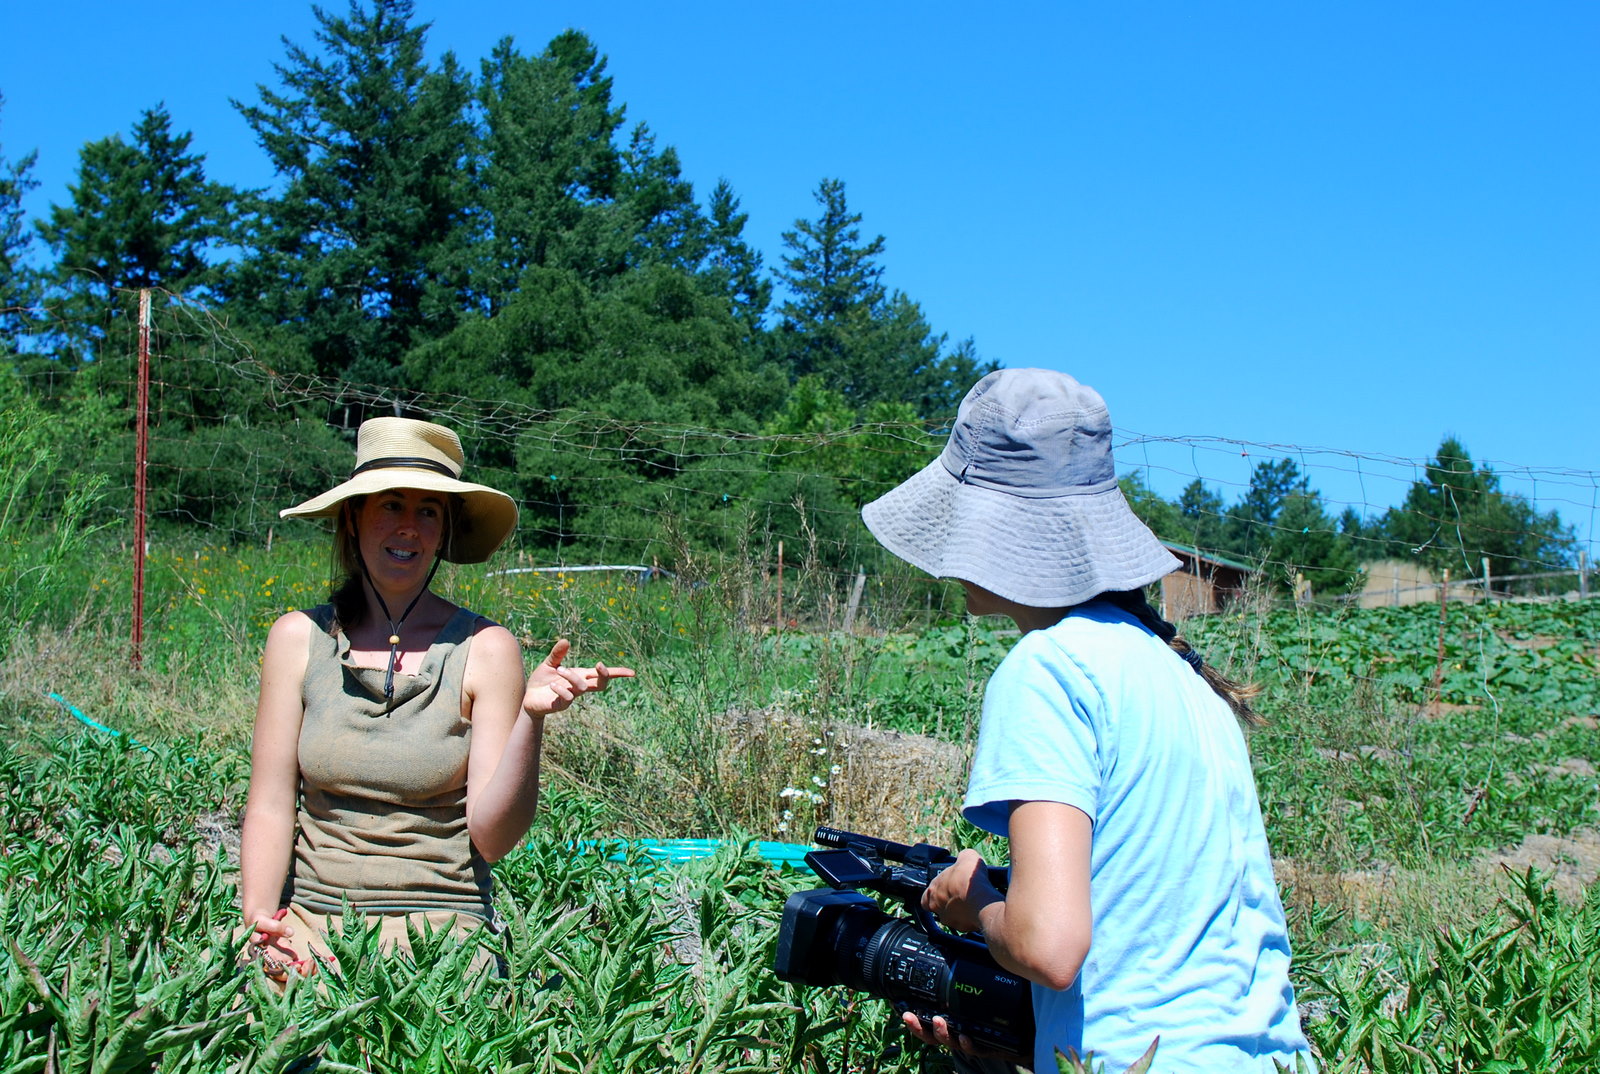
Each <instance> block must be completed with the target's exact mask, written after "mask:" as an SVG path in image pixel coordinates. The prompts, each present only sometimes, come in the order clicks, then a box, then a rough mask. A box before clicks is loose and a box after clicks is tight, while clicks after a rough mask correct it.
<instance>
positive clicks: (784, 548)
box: [17, 292, 1600, 615]
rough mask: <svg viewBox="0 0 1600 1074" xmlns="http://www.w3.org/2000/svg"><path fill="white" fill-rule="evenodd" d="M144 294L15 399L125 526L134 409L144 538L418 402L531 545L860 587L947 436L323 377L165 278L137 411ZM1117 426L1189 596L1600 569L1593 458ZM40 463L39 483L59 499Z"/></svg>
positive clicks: (259, 517) (323, 456) (1394, 597)
mask: <svg viewBox="0 0 1600 1074" xmlns="http://www.w3.org/2000/svg"><path fill="white" fill-rule="evenodd" d="M135 298H136V296H134V295H122V296H118V300H119V302H121V301H122V300H124V299H126V300H127V301H126V302H125V303H123V305H119V307H118V311H120V312H118V311H113V312H114V314H115V315H113V316H110V317H108V318H106V319H105V320H104V322H103V323H104V324H105V325H106V326H107V327H105V328H104V329H103V330H102V338H101V339H100V341H99V344H98V346H97V348H96V352H97V354H98V355H99V356H98V357H97V358H96V359H95V360H93V361H85V362H82V363H80V364H79V365H78V366H77V367H76V368H75V369H70V370H69V369H67V368H66V366H65V363H64V362H63V361H62V360H61V359H60V358H59V356H52V357H50V358H49V359H46V358H45V357H43V356H42V355H30V353H29V351H28V348H27V347H26V345H24V347H23V353H22V354H21V355H20V356H19V358H18V362H17V371H18V373H19V377H18V382H19V383H20V384H21V386H22V394H23V396H24V397H25V398H26V399H28V400H29V401H30V404H31V405H32V406H34V408H35V413H36V415H37V419H38V420H39V421H40V422H43V423H44V424H45V425H46V427H47V429H48V430H49V433H50V436H51V437H52V438H53V439H54V442H56V443H57V444H58V445H59V446H60V447H61V449H62V450H63V451H64V452H65V453H66V455H67V457H68V458H69V459H70V463H71V465H70V466H69V467H66V468H64V469H61V470H59V471H57V472H56V473H55V476H54V478H53V480H57V481H67V480H69V479H82V478H83V477H85V476H86V475H90V476H96V477H98V479H99V480H100V481H101V482H103V485H102V489H101V495H100V497H99V499H98V502H97V505H96V508H95V512H94V513H93V514H92V515H91V519H90V520H91V521H93V522H97V523H100V524H103V525H106V526H108V527H109V530H110V531H111V532H113V533H116V534H123V535H127V536H125V537H124V538H123V539H124V541H125V542H126V541H127V540H128V539H129V538H131V536H132V534H133V532H134V529H135V522H136V515H137V512H136V510H135V508H136V502H135V501H136V495H135V493H136V484H137V480H136V478H137V473H136V466H135V462H136V458H137V456H138V452H137V440H138V437H139V435H140V431H141V429H144V430H146V431H147V435H148V455H147V458H148V464H147V468H146V471H145V477H146V479H147V481H148V502H147V507H146V511H147V512H148V515H149V521H150V525H151V529H150V534H149V538H148V540H149V541H150V542H151V544H152V546H160V545H163V544H167V545H174V546H183V547H189V546H193V545H196V544H202V543H212V544H235V545H237V544H241V543H244V544H258V545H270V544H271V543H272V542H273V541H274V540H281V539H283V537H285V536H286V535H287V536H297V537H298V536H303V535H304V532H305V531H304V524H289V527H290V528H288V529H286V528H285V524H284V523H282V522H280V520H279V518H278V511H279V509H281V508H283V507H286V506H288V505H290V504H293V503H296V502H299V501H300V500H302V499H304V498H306V497H308V496H310V495H313V494H315V493H316V492H319V491H321V490H323V489H326V488H328V487H330V486H332V485H334V484H336V483H338V482H339V481H341V480H343V479H344V478H345V477H346V476H347V471H348V468H349V465H350V459H351V449H352V446H353V441H354V434H355V430H356V428H357V426H358V425H359V424H360V422H361V421H362V420H363V419H364V418H366V417H369V416H374V415H377V414H402V415H406V416H412V417H419V418H425V419H429V420H435V421H439V422H442V423H444V424H446V425H449V426H450V427H452V428H454V429H455V430H456V431H457V432H458V433H459V434H460V435H461V437H462V440H463V442H464V443H465V445H466V448H467V452H468V475H467V476H468V477H469V479H471V480H476V481H481V482H483V483H486V484H490V485H493V486H496V487H499V488H503V489H504V490H506V491H507V492H508V493H510V494H511V495H512V496H513V497H514V498H515V499H516V500H517V501H518V503H519V506H520V509H521V512H522V521H521V524H520V526H519V530H518V533H517V535H516V537H515V538H514V540H513V543H512V545H511V546H510V556H511V559H512V560H514V562H515V563H516V564H520V565H521V566H524V567H530V566H544V567H551V566H554V567H561V566H567V565H571V566H578V565H623V566H627V567H629V568H630V569H633V570H644V569H647V568H648V569H650V570H664V571H672V572H677V573H685V574H687V575H692V574H693V573H694V570H696V569H704V566H705V564H706V563H708V562H711V561H713V560H725V559H726V558H728V557H742V558H743V559H745V560H747V561H749V562H751V563H752V564H754V565H755V569H756V570H758V571H759V572H761V573H762V574H763V576H764V577H766V578H768V580H769V584H773V583H775V580H776V576H777V575H778V574H781V572H782V571H783V570H784V569H785V568H786V566H787V567H789V568H790V569H799V568H800V567H802V566H803V567H804V568H805V569H806V570H808V571H809V572H810V573H811V577H813V578H814V579H817V580H819V583H820V584H821V585H822V586H823V587H824V588H825V589H827V590H829V592H830V593H831V595H832V599H833V601H834V603H836V604H837V605H839V607H840V608H845V607H847V606H849V605H851V604H853V603H855V602H852V601H850V599H849V598H850V591H851V589H852V588H857V579H858V578H859V577H861V576H862V575H863V574H871V575H873V576H874V577H876V576H877V575H879V574H880V573H882V572H886V571H892V570H893V567H892V566H891V563H890V561H889V559H888V557H886V556H885V555H884V554H883V553H882V552H881V551H880V550H879V549H878V548H877V547H876V545H875V544H874V543H873V542H872V541H871V539H870V537H869V536H868V535H867V534H866V532H865V530H864V528H863V527H862V525H861V523H860V521H859V508H860V505H861V504H862V503H864V502H866V501H868V500H870V499H872V498H873V497H875V496H877V495H879V494H881V493H882V492H884V491H886V490H887V489H889V488H890V487H892V486H893V485H894V484H895V483H896V482H898V481H900V480H902V479H903V478H905V477H906V476H908V475H910V474H911V473H913V472H915V471H916V470H917V469H918V468H919V467H921V466H923V465H926V464H927V463H929V462H930V461H931V460H932V459H934V458H935V457H936V455H937V453H938V450H939V448H940V446H941V444H942V442H943V435H944V430H942V429H939V428H936V427H928V426H925V425H918V424H915V423H911V422H888V423H864V424H848V425H841V426H839V427H836V428H820V429H816V428H813V429H807V430H806V431H805V432H803V433H793V432H783V431H781V430H777V429H774V428H772V427H771V426H770V425H769V426H761V425H757V424H752V423H749V422H746V423H745V424H743V425H741V426H738V427H733V426H730V427H725V428H717V427H707V426H705V425H700V424H693V423H687V422H677V421H671V420H662V419H660V418H654V419H651V420H642V419H637V418H630V417H628V416H626V415H625V414H623V413H621V412H620V411H622V410H625V409H626V408H619V411H617V412H608V411H605V410H597V409H594V408H592V407H590V408H577V407H574V408H563V409H538V408H533V407H530V406H526V405H522V404H519V403H516V402H514V401H509V400H506V399H497V398H492V397H488V396H474V395H469V394H454V395H440V394H438V393H434V394H430V395H429V396H427V397H421V396H419V395H417V394H415V393H409V392H406V391H403V390H397V389H394V388H384V387H373V386H367V385H361V384H354V383H350V382H348V381H341V380H330V379H326V378H322V377H318V376H316V375H313V374H311V373H309V372H306V371H304V370H302V369H298V368H295V366H294V362H293V361H292V360H279V356H278V355H275V354H274V353H273V351H272V349H271V345H270V343H261V342H249V341H247V340H246V338H245V337H244V336H243V335H241V334H240V333H239V332H236V331H235V330H234V329H233V328H232V327H231V326H230V325H229V324H228V323H227V322H226V321H225V320H224V319H222V318H221V317H220V316H219V315H218V314H217V313H216V312H215V311H214V310H213V309H212V308H210V307H208V306H207V305H206V304H204V303H201V302H196V301H192V300H188V299H185V298H183V297H180V296H176V295H170V294H165V293H161V292H156V293H155V296H154V301H153V302H152V303H151V312H150V321H149V335H148V348H147V349H148V359H147V360H148V376H149V388H148V404H147V406H146V407H145V409H144V411H143V413H142V414H141V409H140V403H139V390H138V375H139V366H140V361H141V359H140V346H139V343H140V340H139V330H138V321H137V317H136V316H134V315H133V313H132V311H133V309H135V308H136V305H135V301H134V300H135ZM36 323H38V324H40V325H43V326H44V327H45V328H48V326H49V324H50V322H49V318H48V317H46V318H44V319H42V320H39V321H36ZM259 338H260V337H259V334H257V335H255V336H252V337H251V339H259ZM267 338H270V336H268V337H267ZM585 374H586V371H585V370H584V369H582V368H575V369H574V370H573V371H572V375H573V376H574V377H582V376H584V375H585ZM1117 435H1118V443H1117V445H1116V450H1117V457H1118V461H1119V464H1120V468H1121V472H1122V473H1123V475H1124V486H1125V491H1126V492H1127V494H1128V496H1129V499H1130V501H1131V502H1132V503H1133V504H1134V507H1135V510H1136V511H1138V512H1139V513H1140V514H1141V515H1142V516H1143V517H1144V518H1145V519H1146V521H1147V522H1149V523H1150V524H1151V526H1152V528H1154V529H1155V530H1156V532H1157V534H1158V535H1159V536H1161V537H1162V538H1163V539H1166V540H1168V541H1170V542H1171V543H1172V545H1173V547H1174V549H1175V550H1176V551H1178V553H1179V557H1180V559H1181V560H1182V561H1183V562H1184V572H1185V573H1186V574H1188V575H1189V576H1191V578H1192V580H1193V582H1192V584H1193V585H1194V586H1196V587H1198V588H1199V590H1200V591H1202V593H1203V596H1202V597H1201V598H1196V600H1195V601H1192V602H1191V606H1192V610H1202V611H1204V610H1214V609H1216V608H1219V607H1221V606H1224V605H1226V604H1227V603H1228V601H1230V600H1233V599H1238V598H1240V597H1241V596H1243V595H1244V593H1245V591H1246V590H1247V589H1248V590H1252V591H1255V592H1257V593H1260V594H1266V595H1268V596H1270V597H1272V598H1274V599H1283V600H1297V601H1300V602H1302V603H1303V602H1307V601H1359V602H1361V603H1362V604H1369V605H1370V604H1386V603H1387V604H1405V603H1412V602H1416V601H1429V600H1435V599H1437V594H1438V593H1439V592H1440V590H1441V589H1443V588H1446V587H1448V592H1449V593H1450V595H1451V597H1452V598H1455V599H1507V598H1526V597H1557V596H1567V595H1572V596H1579V597H1586V596H1588V595H1589V594H1590V593H1591V592H1592V590H1593V588H1594V587H1593V584H1592V583H1593V580H1592V578H1591V576H1590V568H1591V567H1592V564H1593V561H1594V517H1595V514H1596V513H1597V510H1600V474H1597V473H1596V472H1594V471H1588V470H1581V469H1577V468H1552V467H1531V466H1520V465H1517V464H1513V463H1504V462H1495V463H1493V464H1492V465H1488V466H1486V465H1484V464H1481V463H1471V462H1470V460H1465V459H1463V460H1460V461H1461V462H1462V463H1463V465H1459V466H1458V465H1456V462H1457V461H1458V460H1453V459H1450V458H1443V457H1437V458H1402V457H1396V456H1392V455H1384V454H1377V453H1364V452H1360V451H1354V450H1346V449H1335V448H1325V447H1312V446H1306V445H1297V444H1275V443H1252V442H1248V441H1242V440H1237V439H1229V438H1224V437H1217V436H1182V437H1179V436H1168V435H1161V434H1154V433H1148V432H1136V431H1132V430H1128V429H1118V431H1117ZM1463 455H1464V452H1463ZM31 480H32V481H33V485H32V486H30V489H29V492H30V494H31V495H32V496H36V497H39V498H40V500H41V501H42V502H43V503H45V504H47V505H48V504H50V503H55V502H61V501H62V500H63V499H64V498H65V497H64V493H63V492H61V491H60V490H58V489H52V488H47V487H40V486H39V484H38V481H39V479H38V477H37V476H36V477H34V478H33V479H31ZM1521 489H1529V490H1531V493H1530V494H1524V493H1522V492H1520V491H1517V490H1521ZM697 564H698V565H699V566H698V568H697V566H696V565H697ZM908 584H909V583H908ZM858 599H859V598H858ZM943 599H944V598H942V597H941V598H940V600H941V602H942V601H943ZM931 602H932V598H931V597H929V598H928V600H926V601H924V602H922V603H924V604H931ZM913 603H915V602H913ZM794 606H795V605H793V604H791V608H793V607H794ZM841 615H842V612H841Z"/></svg>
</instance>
